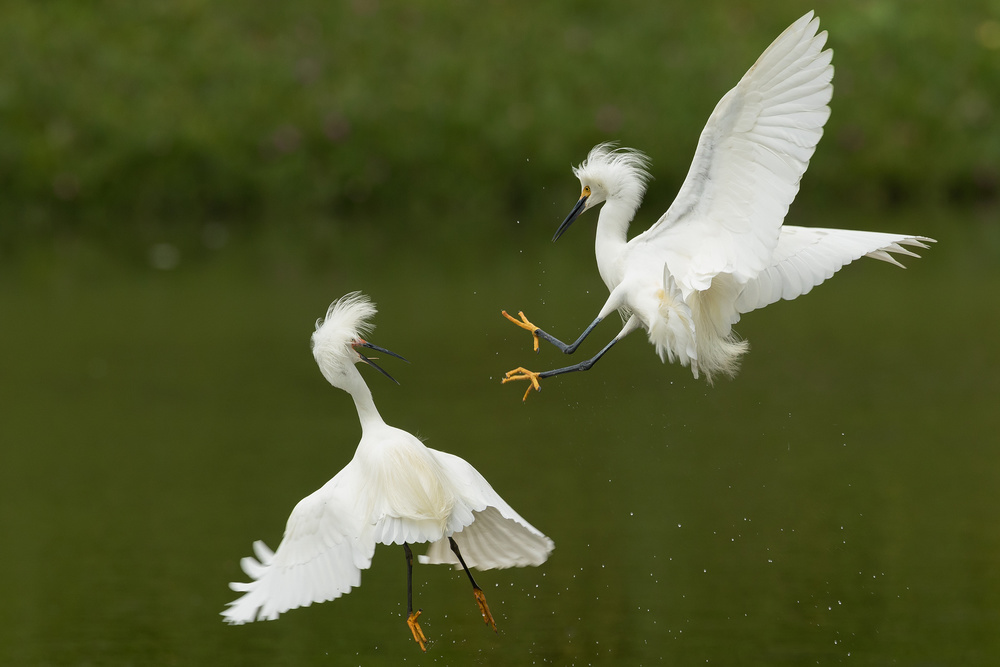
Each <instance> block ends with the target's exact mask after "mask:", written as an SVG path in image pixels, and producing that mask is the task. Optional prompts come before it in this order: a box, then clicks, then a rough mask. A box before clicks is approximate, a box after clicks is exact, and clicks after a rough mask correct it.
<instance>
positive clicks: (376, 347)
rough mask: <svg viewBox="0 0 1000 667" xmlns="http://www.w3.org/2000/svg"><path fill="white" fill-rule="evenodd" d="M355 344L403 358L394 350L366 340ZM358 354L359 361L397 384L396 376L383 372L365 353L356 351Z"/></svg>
mask: <svg viewBox="0 0 1000 667" xmlns="http://www.w3.org/2000/svg"><path fill="white" fill-rule="evenodd" d="M355 345H356V346H357V345H360V346H361V347H367V348H371V349H373V350H375V351H376V352H382V353H384V354H388V355H390V356H393V357H396V358H397V359H403V357H401V356H399V355H398V354H396V353H395V352H391V351H390V350H387V349H385V348H384V347H379V346H378V345H375V344H373V343H369V342H368V341H366V340H359V341H358V342H357V343H355ZM358 356H359V357H361V361H363V362H365V363H366V364H368V365H369V366H371V367H372V368H374V369H375V370H377V371H378V372H379V373H381V374H382V375H384V376H386V377H387V378H389V379H390V380H392V381H393V382H395V383H396V384H399V381H398V380H396V378H394V377H392V376H391V375H389V374H388V373H387V372H385V370H384V369H383V368H382V367H381V366H379V365H378V364H376V363H375V362H374V361H372V360H371V359H369V358H368V357H366V356H365V355H363V354H361V353H360V352H358ZM403 361H406V363H410V362H409V361H407V360H406V359H403Z"/></svg>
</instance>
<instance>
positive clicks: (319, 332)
mask: <svg viewBox="0 0 1000 667" xmlns="http://www.w3.org/2000/svg"><path fill="white" fill-rule="evenodd" d="M376 312H377V311H376V310H375V304H373V303H372V302H371V299H369V298H368V296H367V295H365V294H362V293H361V292H351V293H350V294H346V295H344V296H342V297H340V298H339V299H337V300H336V301H334V302H333V303H332V304H330V308H329V309H327V311H326V317H324V318H322V319H319V320H316V331H314V332H313V335H312V351H313V356H314V357H316V363H318V364H319V367H320V370H321V371H323V375H325V376H326V378H327V379H328V380H329V379H330V373H331V372H332V371H333V370H334V367H336V366H337V365H338V362H339V363H340V364H343V362H345V361H346V362H347V363H350V364H352V365H353V364H354V363H355V362H357V361H358V359H359V357H358V355H357V353H356V352H355V351H354V349H353V348H352V347H351V344H352V343H354V341H356V340H358V339H359V338H363V337H365V336H367V335H368V334H369V333H371V331H372V329H374V328H375V325H374V324H372V323H371V322H370V320H371V318H373V317H374V316H375V313H376ZM331 382H332V380H331Z"/></svg>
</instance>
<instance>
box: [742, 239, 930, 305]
mask: <svg viewBox="0 0 1000 667" xmlns="http://www.w3.org/2000/svg"><path fill="white" fill-rule="evenodd" d="M926 243H933V239H929V238H926V237H924V236H907V235H904V234H885V233H881V232H859V231H852V230H849V229H821V228H815V227H793V226H791V225H786V226H784V227H782V228H781V236H780V237H779V239H778V246H777V247H776V248H775V250H774V254H773V256H772V258H771V265H770V266H768V267H767V268H766V269H764V270H763V271H761V272H760V273H759V274H758V275H757V276H756V277H754V278H753V279H751V280H750V281H749V282H747V284H746V286H745V287H744V289H743V292H742V293H741V294H740V297H739V299H738V300H737V301H736V310H737V312H738V313H748V312H750V311H751V310H755V309H757V308H763V307H764V306H767V305H769V304H772V303H774V302H775V301H777V300H778V299H789V300H790V299H794V298H795V297H798V296H801V295H803V294H806V293H807V292H809V290H811V289H812V288H813V287H815V286H816V285H819V284H820V283H821V282H823V281H824V280H826V279H827V278H830V277H831V276H833V274H834V273H836V272H837V271H838V270H840V268H841V267H843V266H845V265H847V264H850V263H851V262H853V261H854V260H856V259H860V258H861V257H865V256H867V257H871V258H873V259H881V260H883V261H886V262H890V263H892V264H895V265H897V266H902V264H900V263H899V262H898V261H897V260H896V258H895V257H893V256H892V255H891V254H889V253H899V254H902V255H909V256H911V257H919V255H917V254H916V253H914V252H911V251H910V250H907V249H906V248H904V247H903V246H911V247H917V248H927V247H929V246H927V245H926ZM736 319H739V315H738V314H737V315H736Z"/></svg>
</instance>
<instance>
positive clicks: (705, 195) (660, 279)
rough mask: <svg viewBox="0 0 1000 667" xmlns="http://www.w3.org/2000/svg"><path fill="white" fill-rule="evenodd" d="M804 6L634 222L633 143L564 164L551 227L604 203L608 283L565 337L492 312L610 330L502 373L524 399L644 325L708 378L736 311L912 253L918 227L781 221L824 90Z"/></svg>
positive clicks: (724, 356)
mask: <svg viewBox="0 0 1000 667" xmlns="http://www.w3.org/2000/svg"><path fill="white" fill-rule="evenodd" d="M818 27H819V19H818V18H813V13H812V12H809V13H808V14H806V15H805V16H803V17H802V18H800V19H799V20H798V21H796V22H795V23H793V24H792V25H791V26H789V27H788V28H787V29H786V30H785V31H784V32H783V33H782V34H781V35H780V36H778V38H777V39H776V40H774V42H773V43H772V44H771V45H770V46H769V47H768V48H767V49H766V50H765V51H764V53H763V54H762V55H761V56H760V58H758V60H757V62H756V63H754V65H753V67H751V68H750V69H749V71H747V73H746V74H745V75H744V76H743V78H742V79H741V80H740V82H739V83H738V84H737V85H736V87H735V88H733V89H732V90H730V91H729V92H728V93H726V95H725V96H723V98H722V100H720V101H719V103H718V105H717V106H716V107H715V110H714V111H713V112H712V114H711V116H710V117H709V119H708V123H707V124H706V125H705V129H704V130H703V131H702V133H701V138H700V139H699V141H698V147H697V149H696V151H695V155H694V161H693V162H692V164H691V168H690V170H689V171H688V174H687V178H686V179H685V180H684V183H683V185H682V186H681V189H680V191H679V192H678V194H677V198H676V199H675V200H674V202H673V204H671V206H670V208H669V209H668V210H667V212H666V213H664V214H663V216H661V217H660V219H659V220H657V221H656V223H655V224H653V226H652V227H650V228H649V229H648V230H646V231H645V232H643V233H641V234H639V235H637V236H635V237H634V238H633V239H632V240H628V239H627V232H628V226H629V222H631V220H632V218H633V216H634V215H635V212H636V209H638V208H639V204H640V202H641V201H642V197H643V194H644V193H645V190H646V182H647V180H648V179H649V178H650V175H649V171H648V160H647V158H646V156H645V155H643V154H642V153H640V152H638V151H634V150H631V149H627V148H616V147H615V145H614V144H610V143H604V144H599V145H598V146H595V147H594V149H593V150H591V151H590V154H589V155H588V156H587V159H586V160H585V161H584V162H583V163H582V164H581V165H580V166H579V167H578V168H575V169H574V170H573V173H574V174H575V175H576V176H577V178H579V179H580V183H581V185H582V186H583V192H582V194H581V195H580V199H579V200H578V201H577V203H576V206H575V207H574V208H573V210H572V211H571V212H570V214H569V215H568V216H567V217H566V219H565V220H564V221H563V222H562V224H561V225H560V226H559V228H558V230H557V231H556V233H555V236H554V237H553V238H552V240H553V241H555V240H556V239H558V238H559V237H560V236H561V235H562V234H563V232H565V231H566V230H567V229H568V228H569V226H570V225H571V224H572V223H573V221H574V220H576V219H577V217H579V216H580V214H582V213H583V212H584V211H586V210H588V209H591V208H594V207H596V206H599V205H600V204H604V207H603V208H602V209H601V212H600V215H599V216H598V220H597V240H596V243H595V251H596V255H597V268H598V270H599V271H600V274H601V278H602V279H603V280H604V283H605V284H606V285H607V286H608V290H610V292H611V295H610V296H609V297H608V300H607V301H606V302H605V304H604V307H603V308H601V311H600V313H598V315H597V318H595V319H594V321H593V322H591V323H590V325H589V326H588V327H587V328H586V329H585V330H584V331H583V333H582V334H581V335H580V337H579V338H577V339H576V341H574V342H573V343H570V344H567V343H564V342H562V341H560V340H559V339H558V338H556V337H554V336H552V335H551V334H549V333H547V332H545V331H543V330H542V329H540V328H538V327H537V326H535V325H534V324H532V323H531V322H530V321H528V319H527V317H525V315H524V313H523V312H519V313H518V316H519V319H518V318H514V317H511V316H510V315H508V314H507V312H506V311H503V313H502V314H503V316H504V317H506V318H507V319H509V320H510V321H511V322H513V323H515V324H517V325H518V326H520V327H521V328H523V329H527V330H528V331H530V332H531V334H532V336H533V338H534V341H533V342H534V349H535V351H536V352H537V351H538V339H539V338H543V339H545V340H547V341H548V342H549V343H551V344H553V345H555V346H556V347H557V348H559V349H560V350H562V351H563V352H565V353H566V354H571V353H573V352H575V351H576V349H577V347H579V345H580V343H582V342H583V340H584V339H585V338H586V337H587V336H588V335H589V334H590V332H591V331H593V329H594V328H595V327H596V326H597V325H598V324H599V323H600V322H601V321H602V320H604V318H606V317H607V316H608V315H610V314H611V313H613V312H615V311H616V310H618V311H621V313H622V318H623V320H624V322H625V325H624V327H623V328H622V330H621V332H620V333H619V334H618V335H617V336H615V337H614V338H613V339H612V340H611V342H610V343H608V344H607V345H606V346H605V347H604V348H602V349H601V350H600V351H599V352H598V353H597V354H596V355H595V356H594V357H592V358H590V359H588V360H587V361H584V362H581V363H579V364H575V365H572V366H568V367H565V368H558V369H555V370H550V371H543V372H533V371H530V370H528V369H526V368H517V369H514V370H512V371H509V372H508V373H507V374H506V376H505V377H504V379H503V382H504V383H506V382H511V381H515V380H526V381H528V382H529V383H530V384H529V385H528V388H527V390H526V391H525V393H524V399H525V400H527V398H528V394H529V393H530V392H531V390H532V388H534V389H535V390H538V389H540V385H539V380H540V379H542V378H547V377H551V376H554V375H561V374H563V373H570V372H573V371H584V370H589V369H590V368H591V367H592V366H593V365H594V364H595V363H596V362H597V360H598V359H600V358H601V357H602V356H603V355H604V354H605V353H606V352H607V351H608V350H609V349H610V348H611V347H612V346H613V345H614V344H615V343H617V342H618V341H619V340H621V339H622V338H624V337H625V336H627V335H628V334H629V333H631V332H633V331H635V330H636V329H639V328H640V327H641V328H642V329H644V330H645V331H646V332H647V334H648V335H649V341H650V342H651V343H652V344H653V345H654V346H655V347H656V351H657V353H658V354H659V356H660V359H661V360H663V361H667V360H669V361H671V362H674V361H676V362H679V363H681V364H682V365H685V366H690V367H691V372H692V374H693V375H694V377H695V378H698V377H699V376H700V375H704V376H705V378H706V380H708V382H709V384H711V383H712V379H713V378H714V377H715V376H716V375H718V374H724V375H729V376H733V375H735V374H736V372H737V370H738V369H739V360H740V357H741V356H742V355H743V354H744V353H745V352H746V351H747V349H748V344H747V342H746V341H744V340H741V339H739V338H738V337H737V336H736V335H735V334H734V333H733V329H732V327H733V324H735V323H736V322H738V321H739V319H740V315H742V314H743V313H748V312H750V311H752V310H755V309H757V308H763V307H764V306H767V305H768V304H771V303H774V302H775V301H777V300H779V299H794V298H795V297H798V296H801V295H803V294H805V293H807V292H808V291H809V290H810V289H812V288H813V287H815V286H816V285H818V284H820V283H821V282H823V281H824V280H826V279H827V278H829V277H831V276H832V275H833V274H834V273H835V272H836V271H837V270H839V269H840V268H841V267H843V266H844V265H846V264H849V263H850V262H852V261H854V260H856V259H858V258H860V257H864V256H867V257H872V258H874V259H880V260H884V261H887V262H890V263H892V264H895V265H897V266H900V267H901V266H902V264H900V263H899V262H898V261H896V259H895V258H894V257H893V256H892V255H890V253H899V254H902V255H909V256H912V257H918V255H916V254H915V253H913V252H911V251H909V250H907V249H905V248H904V247H903V246H916V247H919V248H927V247H928V246H927V245H925V243H926V242H933V241H934V239H929V238H926V237H923V236H911V235H906V234H885V233H878V232H864V231H852V230H845V229H820V228H810V227H793V226H790V225H782V222H783V220H784V218H785V214H786V213H787V212H788V207H789V205H790V204H791V203H792V200H793V199H794V198H795V194H796V193H797V192H798V189H799V181H800V179H801V178H802V175H803V174H804V173H805V171H806V167H808V166H809V159H810V158H811V157H812V154H813V151H814V150H815V148H816V144H817V143H818V142H819V139H820V137H821V136H822V134H823V125H824V124H825V123H826V120H827V118H828V117H829V116H830V108H829V106H827V104H828V103H829V101H830V98H831V97H832V95H833V86H832V84H831V81H832V79H833V66H832V65H831V64H830V63H831V59H832V57H833V52H832V51H831V50H829V49H827V50H823V45H824V44H825V43H826V32H825V31H824V32H821V33H819V34H817V29H818Z"/></svg>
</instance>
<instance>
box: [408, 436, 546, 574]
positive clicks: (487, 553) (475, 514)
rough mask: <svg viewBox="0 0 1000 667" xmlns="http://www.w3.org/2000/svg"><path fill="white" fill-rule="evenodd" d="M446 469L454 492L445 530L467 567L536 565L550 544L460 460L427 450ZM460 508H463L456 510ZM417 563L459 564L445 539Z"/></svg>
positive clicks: (453, 456) (484, 480)
mask: <svg viewBox="0 0 1000 667" xmlns="http://www.w3.org/2000/svg"><path fill="white" fill-rule="evenodd" d="M430 451H431V452H432V453H433V454H434V456H435V457H436V458H437V459H438V461H439V462H440V463H441V465H442V467H443V468H445V470H446V471H447V476H448V478H449V479H450V480H451V482H452V483H453V484H454V485H455V489H456V491H457V492H458V498H456V507H455V509H454V510H453V514H452V523H451V524H450V525H449V529H450V530H451V531H454V532H452V534H451V536H452V537H453V538H454V539H455V541H456V542H457V543H458V547H459V549H461V551H462V558H464V559H465V563H466V565H468V566H469V567H474V568H477V569H480V570H490V569H494V568H507V567H525V566H529V565H541V564H542V563H544V562H545V561H546V559H547V558H548V557H549V554H550V553H551V552H552V549H553V548H554V545H553V544H552V540H550V539H549V538H548V537H546V536H545V535H544V534H542V532H541V531H539V530H538V529H537V528H535V527H534V526H532V525H531V524H530V523H528V522H527V521H525V520H524V519H523V518H522V517H521V515H520V514H518V513H517V512H515V511H514V509H513V508H512V507H511V506H510V505H508V504H507V502H506V501H504V499H503V498H501V497H500V494H498V493H497V492H496V491H494V490H493V487H492V486H490V483H489V482H487V481H486V478H484V477H483V476H482V475H481V474H479V471H477V470H476V469H475V468H473V467H472V465H470V464H469V463H468V462H467V461H465V460H464V459H462V458H460V457H458V456H455V455H454V454H449V453H447V452H440V451H437V450H433V449H432V450H430ZM459 504H461V505H462V507H459ZM419 560H420V562H421V563H432V564H437V563H448V564H454V565H458V559H457V558H456V557H455V554H454V552H452V550H451V546H450V545H449V543H448V540H447V539H443V540H438V541H436V542H433V543H432V544H431V545H430V547H428V549H427V554H426V555H423V556H420V557H419Z"/></svg>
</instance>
